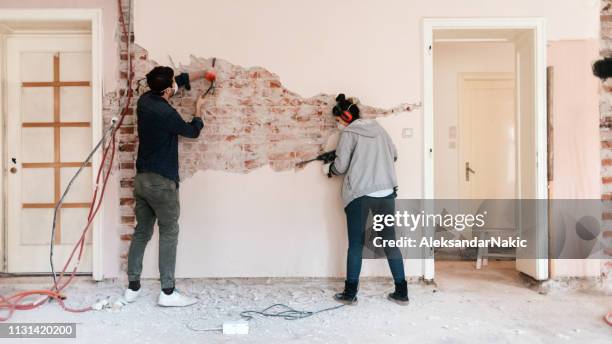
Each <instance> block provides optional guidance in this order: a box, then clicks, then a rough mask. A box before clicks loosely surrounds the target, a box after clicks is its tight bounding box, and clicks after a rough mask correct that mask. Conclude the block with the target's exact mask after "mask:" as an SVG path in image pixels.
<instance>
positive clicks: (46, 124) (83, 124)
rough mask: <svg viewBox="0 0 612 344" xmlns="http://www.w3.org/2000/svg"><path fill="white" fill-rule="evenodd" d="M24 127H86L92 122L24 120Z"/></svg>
mask: <svg viewBox="0 0 612 344" xmlns="http://www.w3.org/2000/svg"><path fill="white" fill-rule="evenodd" d="M21 125H22V127H24V128H55V127H60V128H86V127H91V123H90V122H60V123H58V122H23V123H22V124H21Z"/></svg>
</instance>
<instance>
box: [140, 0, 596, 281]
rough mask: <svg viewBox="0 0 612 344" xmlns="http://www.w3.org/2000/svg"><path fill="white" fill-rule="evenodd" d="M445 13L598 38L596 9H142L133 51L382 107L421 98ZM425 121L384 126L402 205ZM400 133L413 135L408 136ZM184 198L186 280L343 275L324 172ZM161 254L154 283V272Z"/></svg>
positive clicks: (518, 5)
mask: <svg viewBox="0 0 612 344" xmlns="http://www.w3.org/2000/svg"><path fill="white" fill-rule="evenodd" d="M448 16H461V17H469V16H473V17H484V16H491V17H495V16H497V17H508V16H528V17H535V16H541V17H546V18H547V19H548V35H549V39H584V38H595V37H596V36H597V34H598V27H599V23H598V16H599V2H598V1H589V0H576V1H563V2H559V1H552V0H546V1H537V2H534V1H528V0H515V1H512V2H511V3H510V2H508V1H501V0H494V1H492V0H469V1H461V2H460V4H459V2H457V1H451V0H444V1H442V0H437V1H428V2H423V1H414V0H413V1H400V0H394V1H371V0H368V1H366V0H363V1H354V0H352V1H348V0H340V1H324V0H312V1H304V2H296V1H281V0H260V1H248V0H239V1H200V0H176V1H172V2H168V1H156V0H146V1H144V0H136V1H135V30H136V42H137V43H138V44H140V45H141V46H143V47H144V48H146V49H147V50H148V51H149V52H150V56H151V58H153V59H155V60H157V61H159V62H160V63H169V61H170V60H169V56H170V57H171V58H172V61H174V63H176V64H178V63H181V62H182V63H188V56H189V55H190V54H194V55H197V56H205V57H210V56H218V57H222V58H224V59H227V60H229V61H231V62H232V63H236V64H241V65H243V66H255V65H257V66H262V67H264V68H267V69H269V70H271V71H273V72H275V73H277V74H278V75H280V77H281V79H282V81H283V83H284V84H285V85H286V86H288V87H289V88H290V89H292V90H294V91H296V92H298V93H299V94H301V95H303V96H311V95H314V94H317V93H319V92H328V93H334V92H338V91H344V92H346V93H348V94H351V95H355V96H358V97H359V98H360V99H361V101H362V102H363V103H367V104H371V105H375V106H383V107H384V106H393V105H396V104H397V103H400V102H418V101H420V100H421V94H422V92H421V83H422V68H421V65H422V63H421V53H422V50H421V48H422V47H421V34H422V32H421V19H422V18H423V17H448ZM569 18H571V20H569ZM421 117H422V116H421V114H420V113H419V112H417V113H412V114H405V115H400V116H398V117H395V118H390V119H385V120H384V121H383V122H384V124H385V126H386V127H387V129H388V130H389V131H390V133H391V135H392V137H393V139H394V140H395V143H396V144H397V146H398V148H399V151H400V161H399V163H398V166H397V171H398V176H399V183H400V197H420V196H421V192H422V190H421V184H422V173H421V170H422V165H421V159H422V156H421V141H422V137H421V132H422V129H421V127H422V125H421V122H422V118H421ZM404 127H409V128H413V129H414V132H415V135H414V137H412V138H401V128H404ZM181 189H182V190H181V201H182V215H181V226H182V229H181V237H180V244H179V260H178V268H177V274H178V275H179V276H342V275H343V274H344V257H345V249H346V237H345V228H344V226H345V223H344V214H343V212H342V209H341V205H340V201H339V183H338V181H332V182H330V181H329V180H327V179H326V178H323V177H322V176H321V175H320V172H319V170H318V166H317V165H312V166H309V167H308V168H307V169H306V170H305V171H301V172H298V173H295V172H283V173H275V172H272V171H270V170H267V169H261V170H258V171H255V172H253V173H251V174H249V175H238V174H230V173H222V172H212V171H206V172H200V173H197V174H196V175H195V176H194V177H192V178H190V179H188V180H185V181H184V182H183V184H182V185H181ZM154 240H155V239H154ZM155 246H156V245H152V247H151V248H152V249H151V250H150V251H149V252H148V254H149V255H150V257H148V259H147V261H146V269H147V273H148V275H149V276H155V274H156V265H157V264H156V262H155V261H154V260H152V258H154V257H155V254H156V252H155V251H156V248H155ZM376 263H377V264H372V262H366V264H365V265H364V275H388V272H387V268H386V266H385V264H384V262H376ZM407 270H408V273H409V274H412V275H418V274H420V270H421V269H420V263H416V262H408V264H407Z"/></svg>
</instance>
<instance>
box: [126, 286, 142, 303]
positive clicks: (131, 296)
mask: <svg viewBox="0 0 612 344" xmlns="http://www.w3.org/2000/svg"><path fill="white" fill-rule="evenodd" d="M141 290H142V287H141V288H140V289H138V290H136V291H133V290H132V289H130V288H127V289H126V290H125V292H124V293H123V299H124V300H125V301H126V302H128V303H132V302H134V301H136V299H137V298H138V296H139V295H140V291H141Z"/></svg>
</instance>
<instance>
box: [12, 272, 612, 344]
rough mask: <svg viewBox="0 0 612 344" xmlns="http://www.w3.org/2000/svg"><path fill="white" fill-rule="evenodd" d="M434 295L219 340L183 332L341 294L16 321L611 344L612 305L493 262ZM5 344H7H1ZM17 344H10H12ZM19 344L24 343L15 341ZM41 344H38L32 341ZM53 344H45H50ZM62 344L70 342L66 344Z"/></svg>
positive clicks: (113, 329)
mask: <svg viewBox="0 0 612 344" xmlns="http://www.w3.org/2000/svg"><path fill="white" fill-rule="evenodd" d="M47 283H48V279H40V278H3V279H0V294H2V295H7V294H9V293H11V292H14V291H17V290H24V289H28V288H35V287H37V288H40V287H44V286H45V285H47ZM436 283H437V285H436V286H433V285H424V284H414V285H410V296H411V300H410V305H409V306H406V307H402V306H398V305H396V304H394V303H390V302H389V301H387V300H386V299H385V295H386V293H387V292H389V291H390V290H391V289H392V285H391V283H390V281H389V280H388V279H365V280H364V281H363V282H362V285H361V290H360V295H359V304H358V305H356V306H351V307H343V308H340V309H338V310H334V311H330V312H325V313H321V314H317V315H315V316H312V317H310V318H306V319H302V320H294V321H288V320H283V319H275V318H255V319H253V320H251V322H250V334H248V335H243V336H223V335H222V334H220V333H218V332H212V331H211V332H197V331H193V330H191V329H189V327H192V328H195V329H205V328H215V327H218V326H220V324H221V323H222V322H223V321H226V320H236V319H239V313H240V312H241V311H242V310H245V309H263V308H265V307H267V306H269V305H271V304H274V303H286V304H288V305H290V306H292V307H294V308H297V309H301V310H317V309H321V308H326V307H330V306H334V305H336V303H335V302H334V301H333V300H332V299H331V298H332V295H333V294H334V292H336V291H337V290H339V289H340V288H341V287H342V282H341V281H339V280H330V279H195V280H181V281H179V282H178V287H179V288H180V289H182V290H183V291H184V292H187V293H190V294H192V295H195V296H197V297H198V298H199V299H200V302H199V303H198V304H197V305H195V306H192V307H189V308H184V309H168V308H160V307H157V306H156V305H155V300H156V297H157V293H158V289H157V288H158V282H157V281H145V283H144V288H145V289H144V290H145V293H144V295H142V296H141V298H140V299H139V300H138V301H137V302H135V303H134V304H131V305H128V306H126V307H123V308H122V309H118V310H112V309H108V310H102V311H92V312H88V313H82V314H73V313H67V312H64V311H62V310H61V309H60V307H59V306H58V305H57V304H54V303H51V304H45V305H44V306H42V307H41V308H39V309H37V310H32V311H20V312H18V313H16V314H15V316H14V318H13V319H12V320H11V321H14V322H77V323H78V325H77V339H78V340H77V342H79V343H173V342H174V343H203V342H205V343H234V342H236V343H270V342H276V343H278V342H283V343H284V342H297V343H412V342H414V343H611V342H612V327H610V326H608V325H606V324H605V323H604V322H603V321H602V316H603V315H604V314H605V313H606V312H607V311H610V310H612V299H611V298H610V296H606V295H604V294H603V293H602V292H601V291H597V290H587V291H578V290H565V289H562V288H552V290H551V291H550V292H548V293H547V294H546V295H544V294H542V293H540V292H538V291H537V290H535V289H534V288H529V287H527V285H526V284H525V282H524V281H523V280H522V279H521V278H520V277H519V275H518V273H516V272H515V271H514V269H513V267H512V265H511V264H508V263H501V262H498V263H496V262H492V263H491V264H490V265H489V266H488V267H486V268H485V269H483V270H480V271H477V270H474V268H473V264H469V263H466V262H445V263H437V265H436ZM122 289H123V286H122V284H121V283H117V282H113V281H106V282H102V283H95V282H91V281H89V280H88V279H86V278H81V279H80V280H79V281H78V282H77V283H75V284H74V285H73V286H71V288H70V289H69V291H68V300H67V303H68V304H69V305H71V306H84V305H88V304H91V303H93V302H95V301H96V299H100V298H105V297H112V299H113V300H114V299H116V298H117V297H119V296H120V294H121V292H122ZM4 342H10V341H6V340H3V343H4ZM15 342H17V341H15ZM18 342H19V343H22V342H23V341H18ZM32 342H35V341H34V340H33V341H32ZM39 342H42V341H41V340H39ZM53 342H56V341H54V340H44V343H53ZM57 342H59V341H57ZM67 342H72V343H73V342H74V340H68V341H67Z"/></svg>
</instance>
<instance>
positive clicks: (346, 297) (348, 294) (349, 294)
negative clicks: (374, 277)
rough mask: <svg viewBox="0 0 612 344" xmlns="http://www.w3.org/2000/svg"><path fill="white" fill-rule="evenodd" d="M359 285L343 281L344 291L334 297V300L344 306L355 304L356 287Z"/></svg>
mask: <svg viewBox="0 0 612 344" xmlns="http://www.w3.org/2000/svg"><path fill="white" fill-rule="evenodd" d="M358 285H359V283H351V282H349V281H344V291H343V292H341V293H338V294H336V295H334V299H335V300H336V301H338V302H340V303H344V304H345V305H350V304H354V303H357V286H358Z"/></svg>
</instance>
